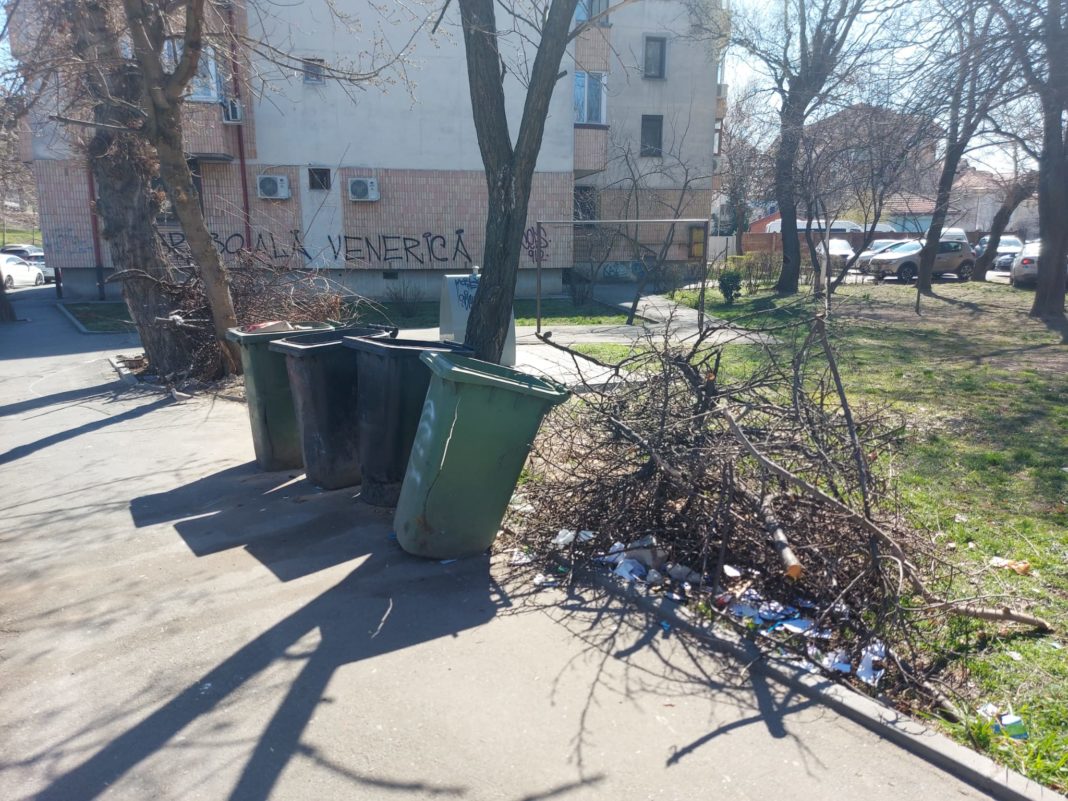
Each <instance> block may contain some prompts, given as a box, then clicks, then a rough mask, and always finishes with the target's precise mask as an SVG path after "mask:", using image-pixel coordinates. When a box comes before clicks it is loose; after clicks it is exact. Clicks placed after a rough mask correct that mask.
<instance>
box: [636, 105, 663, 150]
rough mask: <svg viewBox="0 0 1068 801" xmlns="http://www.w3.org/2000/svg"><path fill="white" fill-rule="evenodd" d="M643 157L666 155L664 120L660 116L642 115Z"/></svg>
mask: <svg viewBox="0 0 1068 801" xmlns="http://www.w3.org/2000/svg"><path fill="white" fill-rule="evenodd" d="M640 153H641V155H643V156H654V157H655V156H663V155H664V118H663V117H662V116H661V115H659V114H656V115H652V114H643V115H642V142H641V151H640Z"/></svg>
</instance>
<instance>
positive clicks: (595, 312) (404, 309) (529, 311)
mask: <svg viewBox="0 0 1068 801" xmlns="http://www.w3.org/2000/svg"><path fill="white" fill-rule="evenodd" d="M438 310H439V306H438V302H437V301H420V302H417V303H409V304H398V303H383V304H380V305H378V304H376V306H375V307H372V306H367V307H364V308H363V309H362V310H361V319H363V320H365V321H367V322H392V323H393V324H394V325H399V326H400V327H402V328H433V327H436V326H437V324H438ZM535 314H536V311H535V304H534V301H533V300H517V301H516V302H515V323H516V325H535V324H536V322H537V318H536V317H535ZM541 314H542V325H549V326H560V325H607V324H616V325H622V324H623V323H625V322H626V321H627V315H626V313H625V312H622V311H615V310H613V309H610V308H607V307H605V306H601V305H600V304H595V303H590V304H585V305H581V306H577V305H575V304H574V303H572V302H571V301H570V300H567V299H563V298H546V299H543V300H542V302H541Z"/></svg>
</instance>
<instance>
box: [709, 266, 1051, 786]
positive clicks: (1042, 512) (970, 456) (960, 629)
mask: <svg viewBox="0 0 1068 801" xmlns="http://www.w3.org/2000/svg"><path fill="white" fill-rule="evenodd" d="M935 292H936V295H937V297H935V298H924V299H923V303H922V307H921V308H922V311H923V313H922V315H920V316H917V315H916V314H915V312H914V311H913V308H912V305H913V303H914V301H915V297H916V295H915V289H914V288H912V287H905V286H898V285H896V284H882V285H878V286H873V285H853V286H843V287H841V288H840V289H839V290H838V293H836V295H835V307H834V310H833V311H832V317H831V324H830V329H831V332H832V334H833V339H834V341H835V343H836V346H837V348H838V349H839V352H840V360H841V367H842V373H843V378H844V380H845V381H846V383H847V386H848V389H849V391H850V393H851V396H852V398H853V399H854V400H855V401H856V402H861V403H863V402H868V403H873V404H885V405H889V406H891V407H893V408H895V409H897V410H899V411H901V412H903V413H904V414H905V415H906V417H907V419H908V420H909V423H910V425H909V430H910V433H909V436H908V438H907V441H906V445H905V447H904V449H903V451H902V453H901V454H900V455H899V461H898V463H897V464H896V465H894V471H895V473H896V475H897V482H896V485H897V488H898V491H899V494H900V501H901V504H902V508H903V509H904V510H905V512H906V514H907V515H908V517H910V518H911V520H912V522H913V523H914V524H915V525H916V526H918V527H921V528H923V529H925V530H928V531H930V532H932V536H936V533H937V532H940V534H938V535H937V536H938V539H939V541H940V542H941V543H942V544H943V545H944V547H945V548H946V549H947V556H950V555H952V556H953V558H959V559H963V560H964V561H965V563H966V564H967V563H972V564H974V565H975V566H976V567H978V566H979V565H986V564H988V563H989V561H990V559H991V557H995V556H1001V557H1006V558H1009V559H1021V560H1027V561H1028V562H1030V563H1031V565H1032V567H1033V571H1032V574H1031V575H1024V576H1020V575H1016V574H1015V573H1012V572H1011V571H1000V572H999V573H997V574H996V575H994V576H987V577H986V578H984V579H982V580H981V584H980V585H979V588H978V589H977V591H987V592H998V591H1004V590H1006V589H1007V590H1008V591H1010V592H1011V593H1012V594H1014V595H1016V596H1018V597H1020V598H1023V599H1026V600H1027V601H1029V602H1030V604H1031V605H1032V606H1033V611H1034V613H1035V614H1038V615H1041V616H1043V617H1045V618H1046V619H1048V620H1050V621H1052V622H1053V623H1054V625H1055V627H1056V628H1057V631H1056V632H1055V633H1054V634H1053V635H1052V636H1035V635H1033V634H1031V633H1028V632H1023V631H1020V630H1016V629H1010V628H1007V627H999V626H998V625H996V624H984V623H979V622H976V621H971V620H967V621H965V620H960V621H954V623H953V625H952V626H950V627H949V633H948V634H947V635H946V636H947V637H948V638H949V640H950V642H949V644H950V645H951V646H952V653H953V654H954V656H953V659H952V661H951V663H950V664H949V666H948V667H947V676H952V677H954V678H956V679H957V681H954V682H953V683H954V684H955V685H956V686H957V687H958V689H959V690H961V691H962V692H963V694H964V695H965V697H966V698H967V702H968V705H969V706H970V707H971V708H972V709H973V710H974V709H975V708H976V707H978V706H979V705H981V704H982V703H985V702H988V701H989V702H993V703H995V704H997V705H998V706H999V707H1001V708H1002V709H1007V708H1009V707H1011V708H1012V709H1013V711H1015V713H1016V714H1018V715H1020V716H1021V717H1022V718H1023V719H1024V721H1025V722H1026V724H1027V727H1028V729H1029V732H1030V739H1028V740H1027V741H1024V742H1020V741H1015V740H1011V739H1008V738H1005V737H1002V736H997V735H994V734H993V733H992V732H991V731H990V728H989V726H984V725H982V724H978V723H975V722H972V723H971V724H969V725H965V726H960V727H956V728H955V730H954V733H955V734H956V735H957V736H958V737H960V738H961V739H963V740H965V741H968V742H970V743H972V744H973V745H975V746H976V747H978V748H980V749H981V750H984V751H986V752H987V753H989V754H990V755H992V756H994V757H995V758H996V759H998V760H1000V761H1001V762H1003V763H1005V764H1008V765H1011V766H1012V767H1014V768H1016V769H1018V770H1020V771H1022V772H1024V773H1026V774H1028V775H1029V776H1031V777H1032V778H1034V779H1036V780H1039V781H1042V782H1044V783H1047V784H1049V785H1051V786H1054V787H1056V788H1058V789H1059V790H1061V791H1062V792H1063V791H1065V790H1068V630H1066V627H1068V344H1064V343H1063V342H1062V335H1061V334H1060V333H1058V332H1056V331H1053V330H1050V328H1048V327H1047V326H1045V325H1043V324H1042V323H1041V322H1040V321H1037V320H1034V319H1031V318H1030V317H1028V316H1027V311H1028V309H1029V307H1030V303H1031V300H1032V294H1031V293H1030V292H1022V291H1018V290H1014V289H1012V288H1010V287H1008V286H1004V285H994V284H985V283H967V284H957V283H955V282H953V283H950V282H946V283H939V284H936V285H935ZM712 300H713V301H714V302H710V303H708V304H706V308H707V311H708V312H709V313H710V314H711V315H714V316H717V317H721V318H725V319H730V320H732V321H734V322H735V323H736V324H740V325H745V326H757V325H769V324H777V323H782V322H784V321H787V320H789V319H791V318H794V317H796V316H798V315H801V314H804V313H806V312H808V311H811V306H810V305H809V304H808V302H807V300H806V299H804V298H801V299H792V300H785V301H784V300H782V299H780V298H776V297H775V296H774V295H771V294H770V293H763V294H757V295H754V296H743V297H742V298H741V299H739V300H738V301H736V302H735V303H734V304H733V305H731V306H726V305H724V304H723V303H722V299H721V298H719V296H718V294H717V295H714V296H713V298H712ZM806 306H807V307H808V308H806ZM1060 645H1063V646H1064V647H1063V648H1059V647H1058V646H1060ZM962 677H966V678H962Z"/></svg>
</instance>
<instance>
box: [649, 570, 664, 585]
mask: <svg viewBox="0 0 1068 801" xmlns="http://www.w3.org/2000/svg"><path fill="white" fill-rule="evenodd" d="M645 583H646V584H651V585H653V586H654V587H655V586H656V585H658V584H663V583H664V577H663V576H662V575H660V571H659V570H650V571H649V572H648V573H646V574H645Z"/></svg>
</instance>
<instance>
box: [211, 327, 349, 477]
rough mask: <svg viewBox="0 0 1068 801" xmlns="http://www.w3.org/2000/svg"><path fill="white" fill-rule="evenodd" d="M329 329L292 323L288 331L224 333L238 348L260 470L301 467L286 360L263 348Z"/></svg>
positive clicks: (233, 330) (267, 329)
mask: <svg viewBox="0 0 1068 801" xmlns="http://www.w3.org/2000/svg"><path fill="white" fill-rule="evenodd" d="M333 328H334V327H333V326H332V325H330V324H328V323H292V324H291V327H290V328H289V329H288V330H272V327H260V326H243V327H241V328H231V329H230V330H229V331H227V332H226V338H227V339H229V340H230V341H232V342H236V343H237V344H238V345H239V346H240V347H241V369H242V372H243V373H244V375H245V399H246V400H247V401H248V416H249V421H250V422H251V424H252V445H253V447H254V448H255V450H256V462H257V464H259V466H260V469H261V470H287V469H290V468H293V467H300V466H301V464H302V459H301V455H300V436H299V435H298V433H297V418H296V413H295V411H294V409H293V393H292V392H290V389H289V373H288V372H287V371H286V357H285V356H283V355H282V354H281V353H273V352H271V351H270V350H269V349H268V347H267V346H268V345H269V344H270V343H271V342H272V341H274V340H276V339H282V338H283V337H291V336H296V335H297V334H300V333H312V332H315V331H330V330H332V329H333Z"/></svg>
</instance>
